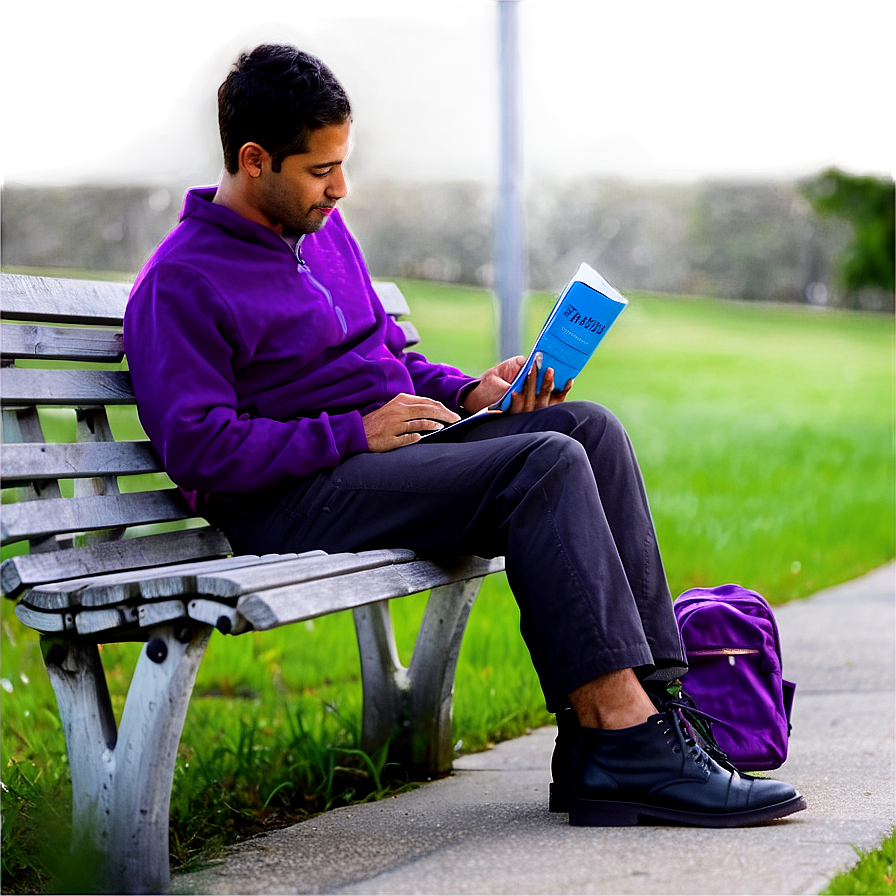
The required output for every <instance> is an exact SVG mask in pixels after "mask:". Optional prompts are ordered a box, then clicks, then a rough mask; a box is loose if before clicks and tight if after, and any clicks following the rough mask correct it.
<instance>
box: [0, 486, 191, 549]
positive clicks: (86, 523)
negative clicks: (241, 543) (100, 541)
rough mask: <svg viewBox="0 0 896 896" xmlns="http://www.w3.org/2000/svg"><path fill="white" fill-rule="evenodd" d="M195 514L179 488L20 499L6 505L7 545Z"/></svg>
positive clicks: (2, 529)
mask: <svg viewBox="0 0 896 896" xmlns="http://www.w3.org/2000/svg"><path fill="white" fill-rule="evenodd" d="M191 516H192V514H191V513H190V511H189V509H188V507H187V505H186V503H185V501H184V499H183V497H182V496H181V494H180V492H179V491H178V490H177V489H173V488H172V489H165V490H164V491H155V492H131V493H130V494H125V495H96V496H93V497H89V498H53V499H50V500H46V501H20V502H19V503H17V504H6V505H4V507H3V522H2V526H0V532H2V540H3V544H8V543H10V542H14V541H22V540H23V539H26V538H43V537H46V536H48V535H54V534H57V533H64V532H93V531H96V530H99V529H113V528H118V527H120V526H141V525H146V524H148V523H166V522H172V521H173V520H185V519H189V518H190V517H191Z"/></svg>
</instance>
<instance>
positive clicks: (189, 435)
mask: <svg viewBox="0 0 896 896" xmlns="http://www.w3.org/2000/svg"><path fill="white" fill-rule="evenodd" d="M218 102H219V122H220V129H221V139H222V144H223V149H224V164H225V172H224V174H223V176H222V179H221V183H220V184H219V186H218V187H217V189H203V190H194V191H191V192H190V193H189V194H188V196H187V199H186V203H185V207H184V213H183V216H182V219H181V222H180V224H179V225H178V226H177V227H176V228H175V229H174V231H173V232H172V233H171V234H170V235H169V236H168V238H167V239H166V240H165V241H164V242H163V243H162V244H161V246H160V247H159V248H158V249H157V251H156V252H155V253H154V255H153V256H152V258H151V259H150V260H149V262H148V263H147V265H146V267H145V268H144V269H143V271H142V272H141V274H140V276H139V277H138V279H137V282H136V283H135V285H134V289H133V292H132V295H131V299H130V302H129V305H128V310H127V314H126V318H125V342H126V348H127V353H128V358H129V361H130V369H131V373H132V377H133V380H134V388H135V391H136V395H137V401H138V406H139V408H140V416H141V420H142V421H143V424H144V426H145V428H146V431H147V433H148V435H149V437H150V439H151V440H152V442H153V444H154V445H155V447H156V449H157V450H158V451H159V453H160V455H161V457H162V459H163V461H164V463H165V467H166V469H167V470H168V472H169V474H170V475H171V477H172V479H173V480H174V481H175V482H176V483H177V484H178V485H179V486H180V487H181V488H182V489H183V490H184V491H185V494H187V495H188V498H189V499H190V500H191V501H192V503H193V505H194V507H195V508H196V509H197V511H198V512H200V513H202V514H203V515H205V516H207V517H208V518H209V519H211V520H213V521H214V522H215V523H217V524H218V525H220V526H221V527H222V528H223V529H224V530H225V531H226V533H227V534H228V536H229V537H230V539H231V542H232V544H233V546H234V548H235V550H236V551H238V552H246V553H268V552H287V551H297V552H298V551H304V550H310V549H315V548H316V549H323V550H325V551H358V550H366V549H372V548H377V547H394V546H396V545H400V546H402V547H408V548H411V549H413V550H415V551H417V552H419V553H421V554H435V553H445V552H449V553H466V554H480V555H485V556H496V555H504V556H505V558H506V569H507V576H508V580H509V582H510V585H511V588H512V589H513V593H514V595H515V597H516V599H517V601H518V603H519V606H520V614H521V630H522V633H523V636H524V638H525V640H526V643H527V646H528V647H529V650H530V653H531V655H532V660H533V662H534V664H535V668H536V670H537V672H538V675H539V679H540V681H541V684H542V687H543V689H544V693H545V698H546V700H547V705H548V708H549V709H551V710H552V711H554V712H557V713H558V716H559V718H560V719H561V722H562V727H561V735H560V737H559V738H558V749H557V751H556V752H555V756H554V761H553V773H554V785H553V797H552V799H553V806H552V808H555V809H568V810H569V812H570V820H571V821H572V822H573V823H576V824H593V825H601V824H635V823H637V822H638V820H639V818H656V819H667V820H674V821H681V822H685V823H691V824H701V825H709V826H730V825H737V824H752V823H756V822H761V821H766V820H768V819H772V818H779V817H782V816H784V815H788V814H790V813H792V812H796V811H798V810H799V809H802V808H804V806H805V803H804V800H803V798H802V797H801V796H800V795H799V794H797V793H796V791H795V790H794V789H793V788H792V787H790V786H789V785H787V784H784V783H782V782H778V781H772V780H753V779H751V778H746V777H742V776H741V775H739V774H738V773H736V772H734V771H732V770H730V769H727V768H723V767H721V766H719V765H718V764H716V763H715V762H714V761H713V760H712V759H711V758H710V757H709V756H708V755H707V754H706V753H705V752H704V750H703V749H702V748H701V747H700V746H699V745H698V744H697V743H695V741H694V738H693V736H692V734H691V732H690V729H688V728H687V726H686V725H685V724H684V722H683V720H682V718H681V717H680V716H679V715H678V714H677V713H676V712H675V710H673V709H671V708H669V707H668V706H665V704H664V703H663V701H662V697H661V696H656V695H662V694H663V693H664V687H665V684H666V682H668V681H669V680H671V679H674V678H675V677H676V676H677V675H679V674H681V673H682V672H683V671H684V669H685V664H684V660H683V656H682V650H681V644H680V639H679V636H678V629H677V627H676V623H675V620H674V616H673V614H672V607H671V599H670V595H669V591H668V586H667V584H666V579H665V574H664V571H663V567H662V562H661V560H660V555H659V551H658V548H657V545H656V537H655V534H654V529H653V523H652V520H651V518H650V511H649V509H648V505H647V498H646V495H645V493H644V487H643V484H642V480H641V475H640V471H639V468H638V464H637V461H636V459H635V455H634V452H633V450H632V448H631V445H630V443H629V440H628V437H627V435H626V433H625V431H624V430H623V428H622V426H621V424H620V423H619V422H618V421H617V420H616V418H615V417H613V415H612V414H610V412H609V411H607V410H606V409H604V408H602V407H600V406H598V405H594V404H591V403H589V402H566V401H565V400H564V399H565V398H566V397H567V394H568V392H569V390H570V387H571V385H572V384H571V383H566V384H564V386H563V388H562V389H561V390H555V389H554V388H553V387H554V383H553V378H552V373H551V371H547V372H546V375H545V378H544V385H543V386H542V388H541V389H540V390H539V391H538V392H537V393H536V390H535V380H534V377H533V376H530V377H529V379H528V380H527V383H526V386H525V388H524V390H523V392H522V393H521V394H519V395H515V396H514V399H513V404H512V407H511V412H510V413H509V414H506V415H503V416H501V417H498V418H489V419H487V420H486V421H485V422H483V423H481V424H479V425H477V426H471V427H469V428H467V429H462V430H461V432H460V433H459V434H458V433H457V431H456V430H448V431H446V432H445V433H441V432H440V430H442V428H443V427H445V426H446V425H447V424H449V423H452V422H454V421H456V420H458V419H459V418H460V416H461V415H463V414H467V413H471V412H475V411H477V410H479V409H480V408H482V407H485V406H486V405H488V404H490V403H492V402H494V401H495V400H497V399H498V398H499V397H500V396H501V395H502V394H503V393H504V391H505V390H506V389H507V387H508V384H509V382H510V381H511V380H512V379H513V377H514V376H515V375H516V373H517V372H518V371H519V370H520V368H521V365H522V364H523V362H524V359H523V358H513V359H510V360H507V361H504V362H502V363H501V364H498V365H497V366H496V367H494V368H492V369H491V370H488V371H486V372H485V373H484V374H483V375H482V376H481V377H479V378H474V377H471V376H468V375H467V374H464V373H463V372H461V371H460V370H457V369H455V368H453V367H448V366H446V365H441V364H435V363H432V362H430V361H429V360H427V359H426V358H425V357H423V356H422V355H419V354H417V353H413V352H405V351H404V350H403V346H404V336H403V333H402V332H401V331H400V329H399V328H398V327H397V326H396V325H395V324H394V323H393V322H391V321H390V320H389V318H388V317H387V316H386V315H385V313H384V312H383V309H382V307H381V305H380V304H379V302H378V300H377V299H376V296H375V293H374V292H373V289H372V287H371V284H370V278H369V275H368V272H367V270H366V267H365V265H364V262H363V259H362V257H361V253H360V250H359V249H358V246H357V244H356V243H355V242H354V240H353V239H352V237H351V235H350V234H349V233H348V231H347V229H346V227H345V224H344V223H343V221H342V219H341V217H340V215H339V212H338V211H337V210H336V206H337V203H338V202H339V200H340V199H342V198H343V197H344V196H345V195H346V194H347V192H348V187H347V185H346V179H345V172H344V163H345V159H346V157H347V156H348V153H349V149H350V129H351V107H350V104H349V101H348V98H347V96H346V95H345V92H344V90H343V89H342V87H341V86H340V84H339V82H338V81H337V80H336V78H335V77H334V76H333V74H332V73H331V72H330V71H329V69H328V68H326V66H324V65H323V64H322V63H321V62H320V61H319V60H317V59H315V58H313V57H311V56H308V55H307V54H304V53H301V52H299V51H298V50H296V49H295V48H293V47H288V46H279V45H268V46H261V47H258V48H256V49H255V50H254V51H252V52H251V53H249V54H244V55H243V56H241V57H240V59H239V61H238V62H237V64H236V66H235V68H234V70H233V71H232V72H231V73H230V74H229V75H228V77H227V79H226V80H225V81H224V83H223V84H222V85H221V88H220V90H219V93H218ZM421 433H438V434H437V435H435V436H433V437H432V438H429V439H425V440H421ZM648 690H650V691H652V692H654V694H655V697H654V699H656V700H657V705H655V704H654V701H653V699H652V698H651V696H650V695H649V694H648ZM658 706H659V709H660V711H659V712H658V711H657V707H658Z"/></svg>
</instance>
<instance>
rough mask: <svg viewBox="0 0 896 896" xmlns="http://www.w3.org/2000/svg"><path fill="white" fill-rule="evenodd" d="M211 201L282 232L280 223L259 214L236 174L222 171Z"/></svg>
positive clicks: (276, 231)
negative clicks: (274, 222) (222, 173)
mask: <svg viewBox="0 0 896 896" xmlns="http://www.w3.org/2000/svg"><path fill="white" fill-rule="evenodd" d="M212 202H214V203H215V204H216V205H223V206H224V207H225V208H229V209H230V210H231V211H232V212H236V213H237V214H238V215H241V216H242V217H244V218H246V219H247V220H249V221H254V222H255V223H256V224H261V225H262V226H264V227H267V228H268V229H269V230H273V231H274V233H277V234H280V235H281V236H282V234H283V225H282V224H276V225H275V224H272V223H271V221H270V220H268V218H267V217H266V216H264V215H263V214H261V212H259V211H258V209H257V208H256V207H255V206H254V205H253V204H252V203H251V202H250V201H249V200H248V198H247V196H246V193H245V186H244V185H243V184H241V183H240V181H239V177H238V176H237V175H232V174H227V173H226V172H225V173H224V175H223V176H222V177H221V183H220V184H218V189H217V190H216V191H215V198H214V199H213V200H212Z"/></svg>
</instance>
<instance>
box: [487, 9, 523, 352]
mask: <svg viewBox="0 0 896 896" xmlns="http://www.w3.org/2000/svg"><path fill="white" fill-rule="evenodd" d="M520 2H521V0H498V60H499V62H498V64H499V83H500V86H499V97H498V102H499V119H500V122H501V125H500V128H501V133H500V140H499V158H498V171H499V175H498V206H497V210H496V219H495V291H496V292H497V294H498V309H499V312H498V313H499V319H500V344H499V348H500V353H501V357H502V358H509V357H511V356H512V355H518V354H520V353H521V351H522V348H521V347H522V342H523V339H522V304H523V290H524V288H525V279H526V275H525V269H526V259H525V248H524V245H523V154H522V127H521V121H520V51H519V25H518V22H519V15H518V13H519V4H520Z"/></svg>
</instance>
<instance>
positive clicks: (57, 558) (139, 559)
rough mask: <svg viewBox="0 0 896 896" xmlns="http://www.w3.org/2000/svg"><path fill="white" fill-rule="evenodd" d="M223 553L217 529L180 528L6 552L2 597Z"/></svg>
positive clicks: (0, 572)
mask: <svg viewBox="0 0 896 896" xmlns="http://www.w3.org/2000/svg"><path fill="white" fill-rule="evenodd" d="M10 506H12V505H6V507H10ZM5 509H6V508H4V512H5ZM229 553H230V544H229V542H228V541H227V538H226V537H225V536H224V534H223V533H222V532H220V531H219V530H218V529H212V528H210V527H203V528H196V529H185V530H183V531H182V532H165V533H163V534H161V535H142V536H141V537H140V538H124V539H121V540H119V541H107V542H103V543H101V544H94V545H86V546H84V547H79V548H69V549H66V550H61V551H48V552H46V553H40V554H22V555H20V556H18V557H10V558H9V559H8V560H5V561H4V562H3V566H2V567H0V584H2V589H3V594H4V595H5V596H6V597H10V598H15V597H18V596H19V595H20V594H21V593H22V592H23V591H25V590H26V589H27V588H33V587H34V586H36V585H42V584H47V583H50V582H59V581H62V580H64V579H74V578H81V577H83V576H88V575H93V576H97V575H101V574H103V573H109V572H116V571H119V570H128V569H130V570H137V569H147V568H150V567H160V569H159V571H160V572H161V571H163V570H164V569H165V568H166V567H165V566H161V564H166V565H167V564H175V563H182V562H185V561H187V560H199V559H205V558H209V557H215V556H218V557H220V556H221V555H222V554H229Z"/></svg>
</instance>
